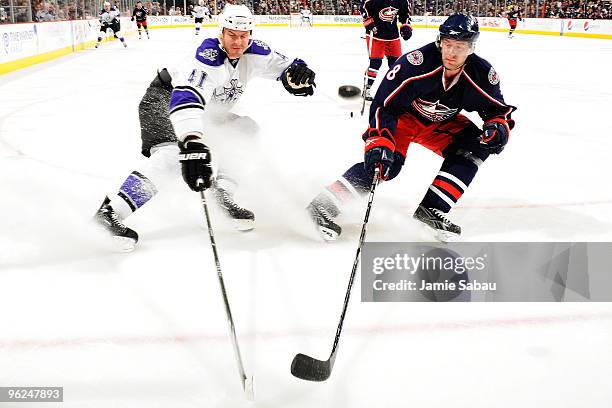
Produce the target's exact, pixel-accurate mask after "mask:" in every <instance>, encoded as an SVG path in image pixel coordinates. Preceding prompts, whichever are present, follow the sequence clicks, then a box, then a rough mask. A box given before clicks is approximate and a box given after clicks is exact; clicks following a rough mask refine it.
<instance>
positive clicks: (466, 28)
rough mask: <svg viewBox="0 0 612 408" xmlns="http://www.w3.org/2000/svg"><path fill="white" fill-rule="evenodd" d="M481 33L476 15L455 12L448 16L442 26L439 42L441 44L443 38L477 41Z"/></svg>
mask: <svg viewBox="0 0 612 408" xmlns="http://www.w3.org/2000/svg"><path fill="white" fill-rule="evenodd" d="M479 35H480V31H479V29H478V20H476V17H473V16H470V15H467V14H463V13H455V14H452V15H451V16H450V17H448V18H447V19H446V21H445V22H443V23H442V25H441V26H440V33H439V34H438V41H437V43H438V46H439V45H440V40H441V39H443V38H450V39H452V40H459V41H467V42H469V43H475V42H476V40H477V39H478V36H479Z"/></svg>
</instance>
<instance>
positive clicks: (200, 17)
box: [191, 0, 210, 35]
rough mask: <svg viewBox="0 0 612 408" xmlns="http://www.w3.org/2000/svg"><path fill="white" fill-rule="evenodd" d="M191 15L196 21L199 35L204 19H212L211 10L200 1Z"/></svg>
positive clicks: (196, 31)
mask: <svg viewBox="0 0 612 408" xmlns="http://www.w3.org/2000/svg"><path fill="white" fill-rule="evenodd" d="M191 13H192V15H193V17H194V20H195V34H196V35H199V34H200V27H202V22H204V17H210V10H209V9H208V7H206V6H205V5H204V0H200V1H198V4H197V5H196V6H195V7H194V8H193V11H192V12H191Z"/></svg>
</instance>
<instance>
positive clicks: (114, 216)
mask: <svg viewBox="0 0 612 408" xmlns="http://www.w3.org/2000/svg"><path fill="white" fill-rule="evenodd" d="M219 25H220V28H221V32H220V34H219V38H208V39H205V40H204V41H203V42H202V43H201V45H199V47H198V48H197V49H196V50H195V51H194V52H193V54H192V56H190V58H189V61H188V62H187V63H186V64H185V65H177V66H176V67H172V68H170V69H163V70H160V71H159V72H158V74H157V75H156V77H155V78H154V80H153V82H152V83H151V85H150V86H149V88H148V89H147V92H146V93H145V95H144V97H143V98H142V101H141V103H140V106H139V116H140V126H141V138H142V154H143V155H144V156H146V157H148V159H147V160H145V161H143V162H142V163H140V164H139V165H138V166H135V169H134V171H132V172H131V173H130V174H129V176H128V177H127V178H126V179H125V180H124V181H123V183H122V184H121V186H120V187H119V190H118V191H117V192H116V193H114V194H111V195H109V196H107V197H105V199H104V201H103V203H102V205H101V206H100V208H99V209H98V211H97V212H96V215H95V219H96V221H97V222H98V223H99V224H100V225H102V226H103V227H104V228H105V229H106V230H107V231H108V232H109V233H110V234H111V235H112V236H113V237H114V240H115V242H116V244H117V248H118V249H121V250H124V251H131V250H133V249H134V247H135V244H136V242H137V241H138V234H137V233H136V231H134V230H133V229H131V228H129V227H128V226H127V225H125V219H126V218H127V217H129V216H130V215H131V214H132V213H133V212H134V211H137V210H138V209H140V208H141V207H142V206H143V205H145V204H146V203H147V202H149V201H150V200H151V199H152V198H153V197H154V196H155V195H156V194H157V192H158V190H159V189H160V188H162V187H163V184H164V182H165V181H166V180H167V179H168V176H170V180H174V177H180V176H179V174H180V172H181V167H182V173H183V178H184V180H185V182H186V183H187V185H188V186H189V188H191V189H192V190H196V191H200V190H203V189H205V188H208V187H213V192H214V195H215V197H216V199H217V203H218V204H219V206H220V207H221V208H222V209H223V210H225V212H226V214H227V215H228V216H229V217H230V218H232V219H233V221H234V224H235V225H236V227H237V228H238V229H240V230H249V229H252V228H253V226H254V220H255V215H254V214H253V212H251V211H250V210H248V209H246V208H243V207H241V206H240V205H238V204H237V203H236V202H235V201H234V192H235V189H236V187H237V184H236V182H235V179H236V176H237V175H236V174H231V172H227V171H226V169H225V168H224V164H223V163H217V164H218V168H219V170H218V172H217V174H216V177H215V178H214V179H213V177H212V166H211V152H210V149H209V148H208V146H207V143H208V142H207V137H208V138H210V137H211V136H212V135H211V134H210V132H212V130H211V129H210V128H211V125H212V124H211V122H212V121H215V122H217V123H221V126H222V128H223V129H226V130H227V128H228V127H232V128H239V129H240V130H242V131H247V130H245V129H244V128H245V126H244V124H246V125H247V126H248V127H249V129H248V131H249V132H253V130H254V128H255V127H256V125H255V123H254V122H253V121H252V120H250V119H248V118H245V117H240V116H238V115H236V114H234V113H232V112H231V109H232V107H233V106H234V105H235V104H236V103H237V102H238V100H239V99H240V97H241V95H242V94H243V92H244V91H245V89H246V88H247V84H248V82H249V81H250V80H251V79H252V78H253V77H259V78H265V79H270V80H273V81H279V82H281V83H282V84H283V86H284V88H285V89H286V90H287V91H288V92H289V93H291V94H293V95H296V96H309V95H312V94H313V92H314V87H315V83H314V79H315V73H314V72H313V71H312V70H311V69H310V68H309V67H308V66H307V65H306V63H305V62H304V61H302V60H300V59H297V58H296V59H288V58H287V57H285V56H284V55H282V54H280V53H277V52H275V51H273V50H272V49H271V48H270V47H269V46H268V45H267V44H266V43H264V42H262V41H259V40H255V39H253V38H252V37H251V33H252V30H253V28H254V26H255V20H254V18H253V15H252V14H251V12H250V11H249V9H248V8H247V7H246V6H244V5H239V6H238V5H230V4H228V5H226V7H225V9H224V10H223V13H222V14H221V15H220V16H219ZM204 109H206V110H207V111H208V116H205V115H204ZM249 120H250V122H249ZM241 123H242V125H241ZM216 129H217V131H219V125H217V126H216ZM224 137H225V136H224ZM228 142H230V141H228ZM212 157H213V158H215V157H216V156H215V152H214V151H213V152H212ZM179 158H180V162H179ZM215 160H218V157H217V158H216V159H215ZM198 180H202V181H203V185H201V184H199V183H198Z"/></svg>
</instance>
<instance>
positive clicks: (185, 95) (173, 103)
mask: <svg viewBox="0 0 612 408" xmlns="http://www.w3.org/2000/svg"><path fill="white" fill-rule="evenodd" d="M186 105H189V106H191V107H198V108H200V109H204V104H203V103H202V101H201V100H200V98H199V97H197V96H196V94H194V93H193V92H192V91H190V90H182V89H176V88H175V89H174V91H173V92H172V96H171V97H170V112H173V111H175V110H177V108H179V107H183V106H186Z"/></svg>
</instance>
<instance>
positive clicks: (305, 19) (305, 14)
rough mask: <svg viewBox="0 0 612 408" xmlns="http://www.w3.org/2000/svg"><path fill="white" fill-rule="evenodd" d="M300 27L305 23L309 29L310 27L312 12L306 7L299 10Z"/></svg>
mask: <svg viewBox="0 0 612 408" xmlns="http://www.w3.org/2000/svg"><path fill="white" fill-rule="evenodd" d="M300 19H301V22H300V25H302V26H303V25H304V24H305V23H307V24H308V25H309V26H310V27H312V11H310V9H309V8H308V6H307V5H304V8H303V9H302V10H300Z"/></svg>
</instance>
